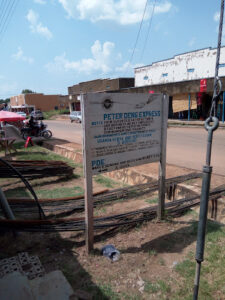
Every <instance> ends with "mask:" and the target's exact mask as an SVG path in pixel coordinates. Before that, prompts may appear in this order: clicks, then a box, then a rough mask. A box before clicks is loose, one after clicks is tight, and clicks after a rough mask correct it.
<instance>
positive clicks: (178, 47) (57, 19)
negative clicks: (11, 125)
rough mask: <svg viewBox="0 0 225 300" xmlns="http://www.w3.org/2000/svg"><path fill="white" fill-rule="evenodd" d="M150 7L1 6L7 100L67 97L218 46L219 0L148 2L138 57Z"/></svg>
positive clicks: (7, 1)
mask: <svg viewBox="0 0 225 300" xmlns="http://www.w3.org/2000/svg"><path fill="white" fill-rule="evenodd" d="M145 4H146V0H0V66H1V67H0V99H1V98H3V99H4V98H6V97H10V96H13V95H17V94H20V93H21V91H22V90H23V89H31V90H33V91H35V92H40V93H45V94H67V88H68V86H71V85H74V84H76V83H79V82H81V81H87V80H93V79H97V78H109V77H110V78H115V77H130V76H134V71H133V68H134V67H136V66H140V65H148V64H151V63H152V62H155V61H158V60H162V59H167V58H170V57H173V56H174V55H176V54H180V53H183V52H188V51H192V50H196V49H201V48H206V47H216V46H217V35H218V33H217V32H218V12H219V10H220V0H214V1H211V0H197V1H196V0H186V1H185V0H165V1H164V0H149V1H148V2H147V7H146V11H145V17H144V21H143V23H142V28H141V31H140V35H139V39H138V41H137V43H136V47H135V51H134V45H135V42H136V38H137V33H138V30H139V28H140V23H141V19H142V16H143V12H144V8H145ZM10 7H12V9H11V10H10ZM153 9H154V13H153ZM151 16H152V17H151ZM7 17H8V18H7ZM149 28H150V29H149ZM148 30H149V34H147V33H148ZM132 53H133V55H132ZM131 58H132V59H131ZM130 60H131V61H130Z"/></svg>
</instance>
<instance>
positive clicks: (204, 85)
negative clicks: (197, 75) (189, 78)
mask: <svg viewBox="0 0 225 300" xmlns="http://www.w3.org/2000/svg"><path fill="white" fill-rule="evenodd" d="M206 91H207V79H201V80H200V92H206Z"/></svg>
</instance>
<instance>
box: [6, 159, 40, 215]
mask: <svg viewBox="0 0 225 300" xmlns="http://www.w3.org/2000/svg"><path fill="white" fill-rule="evenodd" d="M0 161H1V162H2V163H3V164H5V165H6V166H8V167H9V168H10V169H11V170H13V171H14V172H15V173H16V174H17V175H18V177H19V178H20V179H21V180H22V181H23V183H24V184H25V186H26V188H27V189H28V190H29V191H30V193H31V194H32V196H33V197H34V200H35V201H36V203H37V206H38V209H39V216H40V219H42V215H43V218H44V219H45V218H46V217H45V213H44V211H43V209H42V207H41V205H40V203H39V201H38V197H37V195H36V194H35V192H34V190H33V188H32V186H31V185H30V184H29V182H28V181H27V180H26V178H24V176H23V175H22V174H21V173H20V172H19V171H18V170H17V169H16V168H14V167H13V166H12V165H11V164H10V163H9V162H7V161H5V160H4V159H2V158H1V157H0Z"/></svg>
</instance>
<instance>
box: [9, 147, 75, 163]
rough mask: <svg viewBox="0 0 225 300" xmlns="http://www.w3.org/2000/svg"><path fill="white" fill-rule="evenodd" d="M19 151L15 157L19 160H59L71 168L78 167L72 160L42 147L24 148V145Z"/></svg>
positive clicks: (18, 148)
mask: <svg viewBox="0 0 225 300" xmlns="http://www.w3.org/2000/svg"><path fill="white" fill-rule="evenodd" d="M17 150H18V152H17V153H15V155H14V157H15V158H16V159H17V160H59V161H64V162H67V163H68V164H69V165H71V166H76V164H75V163H74V162H73V161H72V160H70V159H68V158H66V157H63V156H61V155H58V154H56V153H54V152H52V151H50V150H48V149H45V148H43V147H40V146H33V147H28V148H24V144H22V145H21V144H19V145H17Z"/></svg>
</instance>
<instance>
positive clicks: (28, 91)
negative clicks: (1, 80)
mask: <svg viewBox="0 0 225 300" xmlns="http://www.w3.org/2000/svg"><path fill="white" fill-rule="evenodd" d="M34 93H35V92H33V91H31V90H29V89H25V90H22V94H34Z"/></svg>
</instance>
